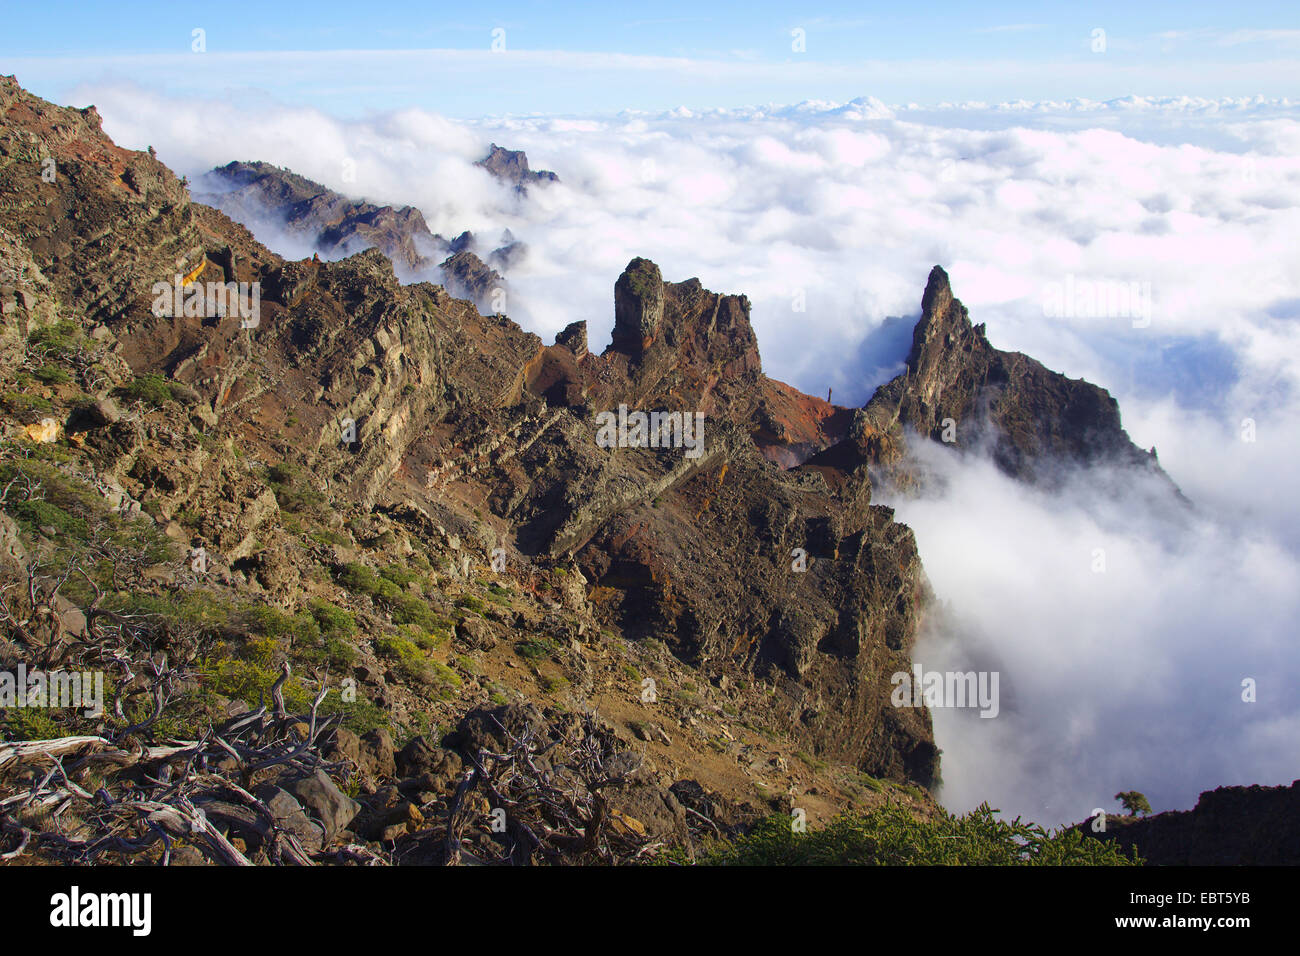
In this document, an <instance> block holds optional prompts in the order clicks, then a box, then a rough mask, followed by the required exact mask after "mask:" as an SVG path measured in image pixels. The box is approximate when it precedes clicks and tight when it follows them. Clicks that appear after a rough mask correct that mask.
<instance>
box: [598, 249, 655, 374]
mask: <svg viewBox="0 0 1300 956" xmlns="http://www.w3.org/2000/svg"><path fill="white" fill-rule="evenodd" d="M663 317H664V277H663V274H662V273H661V272H660V271H659V267H658V266H657V265H655V264H654V263H653V262H651V261H650V260H649V259H642V258H640V257H637V258H635V259H633V260H632V261H631V262H629V263H628V264H627V268H626V269H624V270H623V274H622V275H620V276H619V277H618V282H616V283H615V284H614V341H613V344H612V345H611V348H613V349H614V350H615V351H616V352H622V353H623V354H624V355H627V356H629V357H630V358H633V359H637V358H640V357H641V356H642V355H643V354H644V353H645V351H646V349H648V348H649V347H650V345H651V343H653V342H654V340H655V337H656V336H657V334H658V332H659V324H660V323H661V322H662V321H663Z"/></svg>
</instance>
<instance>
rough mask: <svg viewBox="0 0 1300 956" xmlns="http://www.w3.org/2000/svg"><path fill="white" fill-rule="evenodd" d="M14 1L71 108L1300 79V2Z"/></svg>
mask: <svg viewBox="0 0 1300 956" xmlns="http://www.w3.org/2000/svg"><path fill="white" fill-rule="evenodd" d="M6 7H7V9H6V13H5V30H4V35H3V37H2V38H0V69H4V70H5V71H6V72H16V73H17V75H18V77H19V79H20V80H21V81H22V82H23V83H24V85H25V86H27V88H29V89H31V90H33V91H34V92H37V93H39V94H41V95H43V96H46V97H47V98H50V99H55V100H59V101H62V100H64V99H65V98H66V95H67V92H68V91H69V90H71V89H73V88H75V87H76V86H78V85H79V84H81V83H83V82H86V81H94V82H96V83H106V82H111V81H117V80H123V79H131V80H135V81H136V82H139V83H141V84H143V85H145V86H147V87H149V88H151V89H159V90H164V91H166V92H168V93H170V94H172V95H175V96H191V95H195V94H206V93H210V92H212V91H214V90H223V91H226V92H227V94H228V95H231V96H237V97H242V98H244V99H246V100H248V101H256V100H257V99H258V98H260V97H272V98H274V99H276V100H277V101H280V102H285V103H291V104H297V105H315V106H323V105H324V104H325V103H328V104H329V108H330V110H331V112H332V113H334V114H335V115H350V116H359V115H363V114H364V113H366V112H367V111H372V110H386V109H396V108H402V107H419V108H423V109H430V110H435V111H437V112H439V113H441V114H443V115H447V116H453V117H478V116H484V115H497V114H503V113H513V114H519V113H531V112H545V113H550V114H554V113H589V112H592V111H611V110H623V109H647V110H660V109H670V108H673V107H678V106H686V107H690V108H695V109H698V108H703V107H716V106H728V107H735V106H742V105H755V104H768V103H796V102H800V101H802V100H841V101H842V100H848V99H852V98H855V97H858V96H862V95H871V96H875V97H877V98H879V99H881V100H883V101H885V102H887V103H891V104H906V103H917V104H920V105H937V104H940V103H943V102H965V101H985V102H1002V101H1006V100H1017V99H1028V100H1036V101H1041V100H1051V99H1063V98H1069V97H1087V98H1091V99H1112V98H1115V97H1121V96H1125V95H1129V94H1138V95H1148V96H1153V95H1175V94H1177V95H1192V96H1245V95H1252V96H1253V95H1261V96H1265V97H1272V98H1277V97H1287V96H1294V95H1295V94H1296V91H1297V90H1298V89H1300V60H1298V59H1297V55H1298V54H1300V7H1298V6H1297V5H1296V4H1295V3H1292V2H1259V0H1254V2H1242V3H1234V4H1223V3H1210V2H1182V3H1141V4H1135V3H1129V2H1126V3H1114V2H1105V3H1091V4H1087V5H1086V6H1085V5H1078V4H1042V3H1001V4H984V3H982V4H976V3H961V2H948V3H929V4H883V3H861V2H858V3H824V4H814V5H808V6H805V5H792V4H789V3H772V2H763V0H760V2H754V3H709V4H705V3H699V2H690V3H687V2H678V0H666V2H661V3H656V4H653V5H651V6H649V7H645V8H637V9H636V10H634V11H629V10H627V9H624V8H623V7H622V5H617V4H606V3H569V4H566V3H545V2H509V3H495V4H490V5H482V6H478V5H465V4H455V5H452V4H438V3H413V2H396V3H385V4H383V5H382V7H381V8H379V10H380V11H381V12H377V9H376V7H375V6H373V5H368V4H358V3H355V2H337V0H326V2H313V3H275V4H267V3H251V2H247V0H231V2H227V3H222V4H219V5H212V4H196V3H183V2H182V3H177V2H158V3H119V4H112V5H109V4H96V5H88V4H85V3H80V2H78V3H68V2H61V0H53V2H43V3H39V4H18V3H10V4H6ZM196 30H199V31H202V41H203V42H202V49H203V52H201V53H200V52H195V46H196V40H195V33H194V31H196ZM1099 40H1100V41H1104V42H1102V43H1101V44H1100V46H1099V45H1098V41H1099ZM494 46H495V49H494Z"/></svg>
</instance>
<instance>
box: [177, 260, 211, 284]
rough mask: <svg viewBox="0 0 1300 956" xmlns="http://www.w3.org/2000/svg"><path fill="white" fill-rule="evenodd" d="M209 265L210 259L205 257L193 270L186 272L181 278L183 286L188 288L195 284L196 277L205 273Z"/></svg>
mask: <svg viewBox="0 0 1300 956" xmlns="http://www.w3.org/2000/svg"><path fill="white" fill-rule="evenodd" d="M207 267H208V260H207V259H204V260H203V261H202V262H200V263H199V264H198V265H197V266H195V267H194V271H193V272H187V273H185V278H183V279H182V280H181V286H182V287H183V288H186V289H188V288H189V287H190V286H191V285H193V284H194V280H195V279H197V278H198V277H199V276H201V275H203V270H204V269H206V268H207Z"/></svg>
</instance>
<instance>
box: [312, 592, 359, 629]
mask: <svg viewBox="0 0 1300 956" xmlns="http://www.w3.org/2000/svg"><path fill="white" fill-rule="evenodd" d="M307 607H308V610H310V611H311V615H312V617H314V618H315V619H316V623H317V624H318V625H319V626H320V629H321V633H322V634H327V635H330V636H333V637H351V636H352V635H354V634H355V633H356V632H357V619H356V618H355V617H353V616H352V614H350V613H349V612H347V611H345V610H343V608H341V607H336V606H335V605H333V604H331V603H330V602H329V601H323V600H321V599H320V598H314V599H313V600H311V601H309V602H308V604H307Z"/></svg>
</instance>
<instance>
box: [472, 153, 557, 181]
mask: <svg viewBox="0 0 1300 956" xmlns="http://www.w3.org/2000/svg"><path fill="white" fill-rule="evenodd" d="M474 165H475V166H480V167H482V168H483V169H486V170H487V171H488V172H489V173H491V174H492V175H493V176H495V177H496V178H497V179H499V180H501V181H502V182H503V183H509V184H510V185H512V186H514V187H515V189H516V191H518V192H519V193H526V192H527V191H528V187H529V186H533V185H538V186H544V185H546V184H548V183H555V182H559V181H560V177H559V176H557V175H555V173H553V172H551V171H549V170H545V169H536V170H534V169H529V168H528V156H527V155H526V154H525V153H524V151H523V150H522V149H506V148H505V147H502V146H498V145H497V144H496V143H493V144H492V145H491V146H490V147H489V148H488V154H487V155H486V156H484V157H483V158H482V159H480V160H479V161H478V162H477V163H475V164H474Z"/></svg>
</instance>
